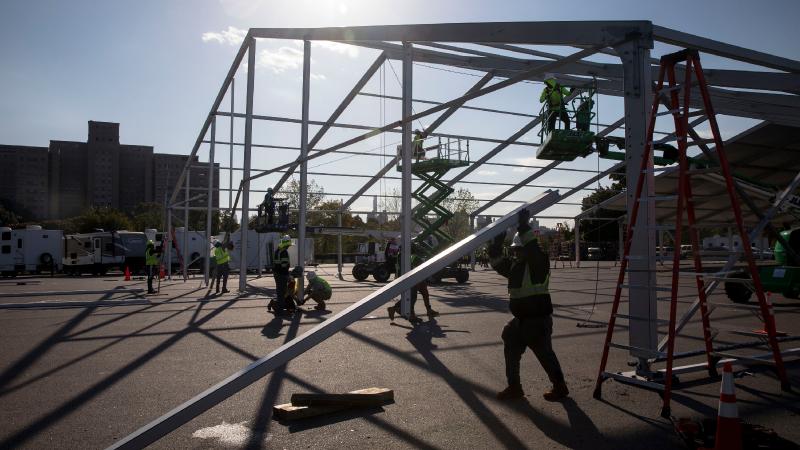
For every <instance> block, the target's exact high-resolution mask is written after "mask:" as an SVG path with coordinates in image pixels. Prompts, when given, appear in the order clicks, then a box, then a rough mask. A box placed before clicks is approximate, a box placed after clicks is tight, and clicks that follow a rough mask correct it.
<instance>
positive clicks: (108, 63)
mask: <svg viewBox="0 0 800 450" xmlns="http://www.w3.org/2000/svg"><path fill="white" fill-rule="evenodd" d="M696 6H698V7H699V8H698V9H696V10H692V9H691V8H694V7H696ZM798 17H800V2H797V1H789V0H787V1H761V2H755V1H739V0H729V1H696V0H695V1H672V2H648V1H622V0H616V1H603V2H597V1H595V2H592V1H572V2H555V1H547V2H544V1H492V2H489V1H482V2H478V1H472V0H469V1H465V0H461V1H435V0H428V1H416V0H412V1H403V2H389V1H376V0H371V1H350V0H341V1H326V0H317V1H307V0H294V1H247V0H206V1H196V0H192V1H189V0H185V1H136V2H118V1H115V2H108V1H106V2H101V1H95V2H85V1H14V0H4V1H3V2H2V3H1V4H0V42H2V44H0V61H1V63H0V117H1V118H2V120H0V143H2V144H20V145H39V146H46V145H47V144H48V141H49V140H50V139H58V140H77V141H85V139H86V131H87V121H89V120H100V121H113V122H119V123H120V124H121V126H120V133H121V141H122V142H123V143H127V144H141V145H152V146H154V147H155V151H157V152H165V153H188V152H189V151H190V150H191V146H192V144H193V143H194V141H195V139H196V137H197V133H198V131H199V129H200V127H201V125H202V123H203V120H204V118H205V115H206V114H207V113H208V110H209V107H210V105H211V103H212V101H213V99H214V97H215V95H216V93H217V91H218V89H219V87H220V84H221V82H222V79H223V77H224V74H225V72H226V71H227V70H228V67H229V66H230V63H231V61H232V58H233V56H234V54H235V52H236V50H237V49H238V45H239V42H240V40H241V36H242V35H243V33H244V32H245V31H246V30H247V29H248V28H249V27H316V26H345V25H379V24H402V23H439V22H478V21H539V20H542V21H544V20H627V19H645V20H651V21H653V22H654V23H656V24H658V25H662V26H667V27H671V28H675V29H678V30H681V31H686V32H690V33H693V34H698V35H702V36H705V37H709V38H713V39H717V40H722V41H726V42H729V43H732V44H737V45H741V46H744V47H749V48H753V49H756V50H761V51H765V52H769V53H773V54H777V55H780V56H784V57H789V58H793V59H800V48H798V46H797V42H800V31H798V26H797V18H798ZM666 50H671V49H666ZM666 50H665V49H661V48H658V47H657V48H656V49H655V50H654V55H658V54H659V51H661V52H663V51H666ZM555 51H557V52H559V53H562V54H566V53H569V52H572V51H574V49H570V48H563V49H556V50H555ZM376 55H377V52H375V51H372V50H368V49H363V48H355V47H351V46H344V45H328V44H319V45H315V46H314V47H313V48H312V76H313V80H312V88H311V89H312V93H311V95H312V97H311V98H312V100H311V101H312V105H311V118H312V119H314V120H325V119H326V118H327V116H328V115H329V114H330V112H331V111H332V110H333V109H334V108H335V107H336V106H337V105H338V103H339V101H340V100H341V98H342V97H343V96H344V95H345V94H346V93H347V91H348V90H349V89H350V87H351V86H352V85H353V83H354V82H355V81H356V80H357V79H358V78H359V77H360V76H361V74H362V73H363V71H364V70H365V69H366V68H367V67H368V66H369V64H370V63H371V62H372V60H374V58H375V56H376ZM608 61H609V62H613V60H611V59H608ZM704 62H705V63H706V67H715V66H716V67H722V66H730V65H728V64H726V63H725V62H723V61H719V60H718V59H714V58H708V59H704ZM386 67H387V68H386V69H385V71H382V72H381V73H379V75H377V76H376V77H375V78H374V79H373V80H372V81H371V82H370V83H369V85H368V86H367V88H366V89H365V90H366V91H368V92H373V93H379V92H381V91H382V92H385V93H387V94H391V95H397V94H399V92H400V86H399V83H398V81H397V78H396V76H399V75H400V68H401V65H400V63H399V62H397V61H393V62H392V65H391V66H389V65H387V66H386ZM731 67H743V66H741V65H739V66H735V65H734V66H731ZM301 72H302V45H301V44H300V43H295V42H287V41H264V40H261V41H259V43H258V59H257V64H256V74H257V77H256V102H257V103H256V113H260V114H270V115H280V116H287V117H295V118H297V117H299V116H300V79H301ZM395 72H396V75H395ZM462 72H463V71H462ZM244 74H245V71H244V70H240V71H239V73H238V74H237V86H236V87H237V89H236V99H235V100H236V103H237V105H236V109H237V111H240V112H242V111H243V107H244V101H243V99H244V97H243V94H244V86H245V76H244ZM477 80H478V78H477V77H476V74H475V73H452V72H444V71H442V70H439V69H437V68H434V67H430V66H427V65H417V66H416V67H415V86H414V96H415V98H421V99H428V100H438V101H446V100H448V99H450V98H453V97H455V96H458V95H459V94H460V93H462V92H464V91H466V90H467V89H469V87H470V86H471V85H472V84H473V83H475V82H476V81H477ZM539 89H540V87H539V86H538V85H535V84H532V83H525V84H521V85H519V86H515V87H513V88H510V89H509V90H507V91H501V92H499V93H497V94H496V95H495V94H493V95H491V96H487V98H485V99H483V98H482V99H479V100H476V101H475V102H472V103H470V104H473V105H480V106H489V107H494V108H501V109H507V110H512V111H517V112H523V113H527V114H536V113H538V111H539V103H538V90H539ZM223 105H224V107H223V109H224V110H227V108H228V105H229V103H228V98H227V97H226V100H225V102H223ZM424 108H425V105H422V104H416V105H415V110H417V111H419V110H421V109H424ZM599 110H600V111H599V113H600V122H601V123H611V122H613V121H615V120H616V119H617V118H618V117H619V116H620V115H621V108H620V103H619V100H618V99H611V98H608V99H607V98H605V97H601V98H600V99H599ZM399 113H400V104H399V102H392V101H386V102H380V101H378V100H376V99H374V98H367V97H359V98H358V99H357V100H356V102H354V104H353V105H352V109H351V110H349V111H348V112H347V113H346V114H345V115H344V117H343V118H342V121H344V122H349V123H361V124H365V125H380V124H381V123H385V122H391V121H394V120H396V119H397V118H398V116H399ZM227 120H228V119H222V118H221V119H220V123H219V125H220V127H219V133H220V135H221V136H218V139H220V140H227V136H228V125H227V124H228V122H227ZM527 120H529V119H525V118H519V117H509V116H496V115H490V116H486V115H483V114H477V113H474V112H460V113H458V114H456V115H455V116H454V117H453V118H452V119H451V120H450V121H448V122H447V123H446V124H445V125H444V126H443V127H442V128H441V129H440V131H443V132H450V133H459V134H467V135H481V136H487V137H492V138H497V139H505V138H507V137H508V136H509V135H510V134H512V133H513V132H514V131H516V130H517V129H519V128H520V127H521V126H522V125H523V124H524V123H526V122H527ZM431 121H432V119H427V120H423V121H422V125H423V126H425V125H428V124H429V123H430V122H431ZM752 123H753V122H751V121H746V120H727V121H723V122H722V125H723V133H725V134H726V135H727V136H726V137H730V136H731V135H733V134H735V133H736V132H737V131H740V130H741V129H743V128H745V127H747V126H749V125H751V124H752ZM242 124H243V121H240V123H238V124H237V125H236V128H235V133H236V137H237V139H235V140H240V139H241V134H242V133H241V128H242V126H243V125H242ZM313 132H314V130H312V135H313ZM355 134H357V133H356V132H352V131H337V132H334V133H331V135H330V137H328V138H326V139H325V140H323V142H322V143H321V144H320V147H325V146H326V145H331V144H334V143H337V142H339V141H341V140H343V139H345V138H347V137H350V136H354V135H355ZM255 136H256V142H257V143H263V144H272V145H285V146H293V147H294V146H298V145H299V127H297V126H293V125H289V126H287V125H277V124H270V123H258V124H257V125H256V130H255ZM398 140H399V137H398V135H397V134H387V135H385V136H384V137H382V138H376V139H372V140H370V141H368V142H365V143H363V144H361V145H359V146H356V147H354V149H356V150H359V151H372V152H376V153H378V154H387V155H391V154H393V152H394V145H395V143H396V142H397V141H398ZM524 140H525V141H528V142H538V137H537V136H536V135H535V133H529V135H527V136H525V138H524ZM492 147H493V145H492V144H486V143H478V142H474V143H471V144H470V150H471V152H472V158H473V159H476V158H477V157H479V156H480V155H481V154H482V153H484V152H486V151H488V150H489V149H491V148H492ZM205 151H206V150H205V148H204V150H203V152H204V153H203V155H205ZM237 152H240V149H238V150H237ZM223 154H224V155H225V156H224V158H225V160H224V161H223V165H227V151H225V152H224V153H223ZM534 154H535V148H533V147H523V146H514V147H512V148H509V149H508V150H506V151H504V152H503V154H502V156H500V157H497V158H496V159H495V160H494V161H496V162H523V163H527V164H533V165H541V164H543V162H542V161H537V160H536V159H535V158H534ZM202 157H205V156H202ZM294 157H296V153H294V152H291V151H279V150H258V151H256V153H255V154H254V166H255V167H258V168H269V167H272V166H274V165H275V164H278V163H282V162H286V161H289V160H290V159H293V158H294ZM342 157H343V155H339V156H334V157H330V158H327V157H326V158H321V159H319V160H317V161H315V162H313V163H312V164H311V167H312V169H310V170H312V171H316V172H347V173H351V174H362V175H371V174H374V173H375V172H376V171H377V170H378V169H379V168H380V167H382V166H383V163H382V161H385V158H383V157H382V158H377V157H350V158H346V159H342ZM237 160H240V157H239V158H237ZM610 164H611V163H609V162H607V161H600V163H599V165H600V168H601V169H603V168H606V167H608V166H609V165H610ZM569 167H576V168H583V169H588V170H596V169H597V167H598V161H597V159H596V158H595V157H590V158H587V159H585V160H581V161H577V162H576V163H573V164H570V165H569ZM529 173H530V172H529V171H525V170H520V169H516V170H512V169H510V168H502V167H498V166H494V167H487V168H486V170H481V171H480V172H476V173H473V175H471V176H470V177H468V178H467V179H468V180H473V181H480V180H483V181H486V180H489V181H502V182H509V183H512V182H516V181H518V180H521V179H522V178H524V177H525V176H527V174H529ZM390 175H393V176H394V175H396V172H390ZM587 175H590V174H585V173H584V174H569V173H567V172H554V173H552V174H550V175H548V176H547V177H544V178H543V179H542V180H537V183H538V184H542V185H548V186H568V185H572V184H575V183H576V182H577V181H578V180H580V179H581V178H585V177H586V176H587ZM311 178H314V179H315V180H317V182H318V183H319V184H321V185H323V186H324V188H325V190H326V191H327V192H330V193H352V192H354V191H355V190H356V189H358V187H359V186H360V185H361V184H363V183H364V182H365V181H366V179H360V178H347V179H342V178H338V179H337V178H332V177H328V176H324V175H312V176H311ZM270 180H274V179H267V180H264V183H263V184H261V185H259V186H256V187H264V186H266V183H267V182H269V181H270ZM222 181H223V185H227V176H226V177H224V178H223V179H222ZM394 185H396V182H394V181H387V182H386V183H381V184H380V185H379V186H377V187H376V188H375V189H373V191H371V192H373V193H381V192H387V191H388V190H390V189H391V188H392V186H394ZM469 188H470V190H471V191H472V192H473V193H475V195H476V196H477V197H479V198H491V197H492V196H494V195H496V194H497V193H499V192H502V191H503V190H505V189H506V188H505V187H499V186H496V187H492V186H486V185H471V186H469ZM538 191H539V189H525V190H522V191H520V192H519V193H518V194H516V195H515V196H513V197H512V198H516V199H519V198H527V197H530V196H532V195H533V194H535V193H536V192H538ZM221 197H222V198H223V199H226V198H227V195H226V194H223V195H221ZM331 198H341V197H331ZM224 203H225V200H223V204H224ZM511 206H512V205H510V204H504V205H501V206H500V207H498V208H495V209H493V210H492V212H497V213H499V212H503V211H504V210H507V209H509V208H511ZM355 207H356V208H358V209H365V208H366V209H369V208H371V199H365V200H363V201H360V202H358V203H356V205H355ZM577 209H578V208H577V207H576V206H566V207H560V208H553V209H552V211H550V213H552V214H568V215H571V214H574V213H575V212H576V211H577Z"/></svg>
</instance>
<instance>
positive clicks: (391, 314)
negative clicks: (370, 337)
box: [386, 306, 397, 322]
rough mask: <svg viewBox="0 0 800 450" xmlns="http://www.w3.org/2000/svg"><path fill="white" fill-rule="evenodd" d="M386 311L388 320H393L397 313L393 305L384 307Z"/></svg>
mask: <svg viewBox="0 0 800 450" xmlns="http://www.w3.org/2000/svg"><path fill="white" fill-rule="evenodd" d="M386 311H387V312H388V313H389V320H391V321H392V322H394V315H395V314H397V310H396V309H395V307H394V306H390V307H388V308H386Z"/></svg>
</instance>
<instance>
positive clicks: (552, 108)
mask: <svg viewBox="0 0 800 450" xmlns="http://www.w3.org/2000/svg"><path fill="white" fill-rule="evenodd" d="M569 94H570V90H569V89H567V88H565V87H562V86H561V85H560V84H558V81H556V79H555V78H554V77H553V76H552V75H549V76H548V77H547V78H546V79H545V80H544V89H543V90H542V94H541V95H540V96H539V103H546V105H547V108H546V109H545V117H546V118H547V131H553V130H555V128H556V119H561V121H562V122H563V123H564V129H565V130H569V114H567V109H566V108H565V107H564V98H565V97H567V96H568V95H569Z"/></svg>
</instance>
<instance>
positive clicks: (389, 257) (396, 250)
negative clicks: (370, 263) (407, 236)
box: [383, 238, 400, 278]
mask: <svg viewBox="0 0 800 450" xmlns="http://www.w3.org/2000/svg"><path fill="white" fill-rule="evenodd" d="M399 254H400V246H399V245H397V239H396V238H391V239H389V242H388V243H387V244H386V248H385V249H383V257H384V259H385V260H386V262H385V263H384V264H386V269H387V270H388V271H389V273H392V272H394V277H395V278H397V273H398V271H397V255H399Z"/></svg>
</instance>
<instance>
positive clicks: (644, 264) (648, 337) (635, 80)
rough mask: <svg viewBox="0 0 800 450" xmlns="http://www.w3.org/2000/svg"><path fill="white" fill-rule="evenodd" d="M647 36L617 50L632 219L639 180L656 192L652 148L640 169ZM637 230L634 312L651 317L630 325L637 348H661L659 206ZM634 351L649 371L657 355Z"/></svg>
mask: <svg viewBox="0 0 800 450" xmlns="http://www.w3.org/2000/svg"><path fill="white" fill-rule="evenodd" d="M651 46H652V43H650V44H646V41H645V40H644V39H633V40H630V41H628V42H626V43H624V44H622V45H620V46H618V47H616V49H615V50H616V51H617V54H618V55H619V57H620V59H621V60H622V68H623V88H624V93H625V163H626V170H625V175H626V182H627V209H628V217H629V220H632V218H631V211H632V210H633V205H634V204H635V202H637V201H639V199H637V198H634V196H635V195H636V183H637V181H638V179H639V177H640V176H644V177H647V178H646V179H645V183H644V188H643V189H642V197H652V196H653V193H654V182H653V158H652V152H651V155H650V158H649V161H648V162H647V166H646V167H647V169H646V170H645V172H646V173H639V170H640V168H641V161H642V158H643V156H644V149H645V144H646V142H645V141H646V140H647V123H648V115H649V114H650V109H651V106H652V105H651V102H652V101H653V98H652V95H653V94H652V88H651V77H650V47H651ZM632 232H633V242H632V243H631V250H630V255H629V257H630V261H629V264H628V267H629V270H630V273H629V274H628V280H629V284H630V285H631V286H634V287H632V288H629V289H628V298H629V311H630V312H629V314H630V315H632V316H637V317H644V318H647V319H648V320H632V321H631V323H630V329H629V342H630V345H631V347H636V348H641V349H646V350H649V351H655V350H656V348H657V346H658V327H657V319H658V304H657V299H656V293H657V291H656V287H657V283H656V242H655V241H656V230H655V205H654V203H653V202H652V201H646V202H645V203H644V204H641V205H639V211H638V217H637V218H636V229H635V230H633V231H632ZM631 355H632V356H634V357H636V358H637V359H638V361H639V363H638V365H637V372H640V373H643V374H646V373H649V370H650V368H649V364H648V362H647V359H648V358H650V357H652V353H651V352H648V351H636V350H632V351H631Z"/></svg>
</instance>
